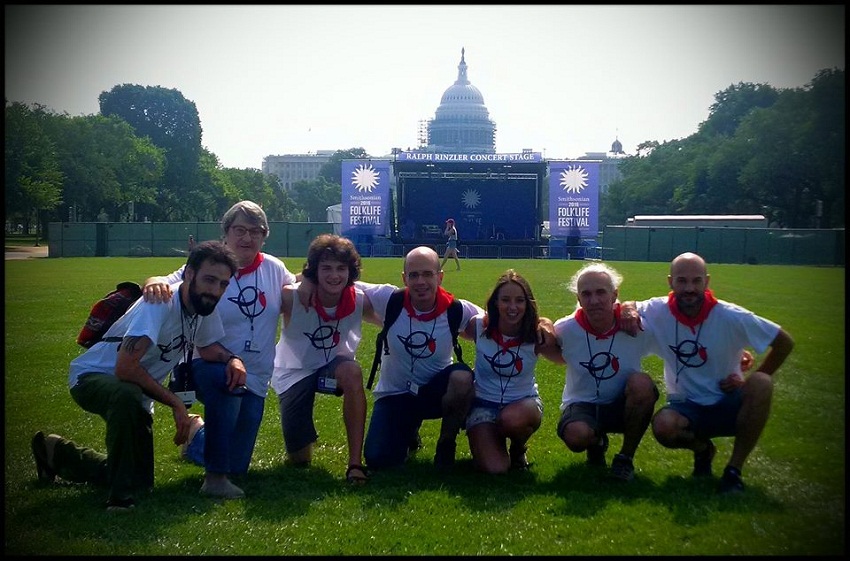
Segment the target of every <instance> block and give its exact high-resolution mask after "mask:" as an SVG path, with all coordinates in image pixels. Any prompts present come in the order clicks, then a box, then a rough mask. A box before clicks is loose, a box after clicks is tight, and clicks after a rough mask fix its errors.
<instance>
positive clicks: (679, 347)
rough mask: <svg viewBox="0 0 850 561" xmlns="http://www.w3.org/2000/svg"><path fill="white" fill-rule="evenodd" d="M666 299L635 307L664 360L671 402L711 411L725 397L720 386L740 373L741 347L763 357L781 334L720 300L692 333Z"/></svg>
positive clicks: (765, 321)
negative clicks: (686, 401) (689, 403)
mask: <svg viewBox="0 0 850 561" xmlns="http://www.w3.org/2000/svg"><path fill="white" fill-rule="evenodd" d="M667 298H668V297H667V296H658V297H655V298H650V299H649V300H644V301H642V302H637V309H638V313H640V315H641V316H642V317H641V321H642V323H643V325H644V329H645V330H646V331H647V332H648V333H651V334H652V336H653V337H654V338H655V341H656V342H657V345H658V349H659V355H660V356H661V358H662V359H664V383H665V385H666V387H667V398H668V399H669V400H674V401H675V400H680V399H689V400H691V401H694V402H696V403H699V404H701V405H712V404H714V403H717V402H718V401H719V400H720V398H721V397H723V395H724V394H723V391H722V390H721V389H720V386H719V383H720V381H721V380H722V379H724V378H726V377H727V376H728V375H729V374H732V373H738V374H740V373H741V356H742V355H743V353H744V347H748V346H749V347H752V348H753V349H755V350H756V352H758V353H762V352H764V351H765V350H767V348H768V347H769V346H770V344H771V343H772V342H773V340H774V339H775V338H776V335H777V333H779V325H778V324H776V323H774V322H772V321H770V320H768V319H765V318H762V317H759V316H757V315H755V314H754V313H752V312H751V311H749V310H747V309H745V308H742V307H741V306H738V305H736V304H732V303H730V302H725V301H723V300H718V301H717V304H716V305H715V306H714V307H713V308H712V309H711V311H710V312H709V313H708V316H707V317H706V318H705V320H704V321H703V322H702V323H701V324H699V325H698V326H696V327H695V328H693V329H692V328H690V327H688V326H686V325H684V324H682V323H680V322H679V321H678V320H677V319H676V317H675V316H674V315H673V313H672V312H671V311H670V308H669V307H668V305H667Z"/></svg>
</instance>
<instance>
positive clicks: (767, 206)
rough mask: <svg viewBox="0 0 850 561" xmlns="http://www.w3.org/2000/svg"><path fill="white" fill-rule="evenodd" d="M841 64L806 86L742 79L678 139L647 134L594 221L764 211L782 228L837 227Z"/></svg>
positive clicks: (842, 157) (840, 222) (840, 223)
mask: <svg viewBox="0 0 850 561" xmlns="http://www.w3.org/2000/svg"><path fill="white" fill-rule="evenodd" d="M844 90H845V79H844V71H843V70H837V69H831V70H821V71H820V72H818V73H817V74H816V75H815V77H814V79H813V80H812V82H811V83H810V84H807V85H806V87H804V88H794V89H784V90H776V89H774V88H772V87H770V86H768V85H761V84H748V83H740V84H738V85H733V86H730V87H729V88H727V89H726V90H724V91H722V92H720V93H718V94H716V95H715V103H714V104H713V105H712V106H711V108H710V114H709V117H708V119H707V120H706V121H704V122H703V123H701V124H700V126H699V130H698V131H697V132H696V133H695V134H693V135H691V136H689V137H688V138H685V139H682V140H674V141H670V142H666V143H664V144H659V143H658V142H644V143H642V144H641V145H640V146H639V147H638V154H637V156H635V157H630V158H627V159H625V160H624V161H623V162H622V163H621V164H620V168H619V169H620V171H621V172H622V176H623V177H622V180H621V181H619V182H617V183H615V184H612V185H610V186H609V188H608V190H607V192H606V193H605V195H604V196H603V197H602V200H601V201H600V208H601V210H600V224H623V223H624V222H625V220H626V218H628V217H630V216H634V215H635V214H764V215H765V216H767V218H768V219H769V221H770V223H771V224H775V225H777V226H779V227H787V228H843V227H844V186H845V165H846V151H845V99H844Z"/></svg>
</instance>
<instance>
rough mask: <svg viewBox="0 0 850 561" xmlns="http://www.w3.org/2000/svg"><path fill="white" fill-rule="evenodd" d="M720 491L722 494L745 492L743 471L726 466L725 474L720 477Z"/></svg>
mask: <svg viewBox="0 0 850 561" xmlns="http://www.w3.org/2000/svg"><path fill="white" fill-rule="evenodd" d="M718 491H719V492H720V494H722V495H726V494H731V493H743V492H744V481H743V480H742V479H741V472H740V470H738V468H734V467H732V466H726V469H724V470H723V476H722V477H721V478H720V488H719V489H718Z"/></svg>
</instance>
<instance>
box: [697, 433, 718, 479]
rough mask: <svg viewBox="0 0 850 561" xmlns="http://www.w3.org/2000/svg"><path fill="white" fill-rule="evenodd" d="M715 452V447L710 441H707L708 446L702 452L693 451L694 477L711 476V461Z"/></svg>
mask: <svg viewBox="0 0 850 561" xmlns="http://www.w3.org/2000/svg"><path fill="white" fill-rule="evenodd" d="M715 454H717V448H716V447H715V446H714V443H713V442H712V441H710V440H709V441H708V448H706V449H705V450H703V451H702V452H699V453H697V452H694V472H693V474H692V475H693V476H694V477H711V461H712V460H713V459H714V455H715Z"/></svg>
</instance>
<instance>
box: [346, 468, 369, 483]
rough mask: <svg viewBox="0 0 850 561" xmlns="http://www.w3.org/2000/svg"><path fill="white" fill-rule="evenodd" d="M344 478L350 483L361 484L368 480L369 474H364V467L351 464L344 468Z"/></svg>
mask: <svg viewBox="0 0 850 561" xmlns="http://www.w3.org/2000/svg"><path fill="white" fill-rule="evenodd" d="M358 471H359V472H360V474H359V475H358V474H357V473H356V472H358ZM345 480H346V481H348V482H349V483H351V484H352V485H363V484H364V483H366V482H367V481H369V476H368V475H367V474H366V468H365V467H363V466H361V465H360V464H351V465H350V466H348V469H347V470H345Z"/></svg>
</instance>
